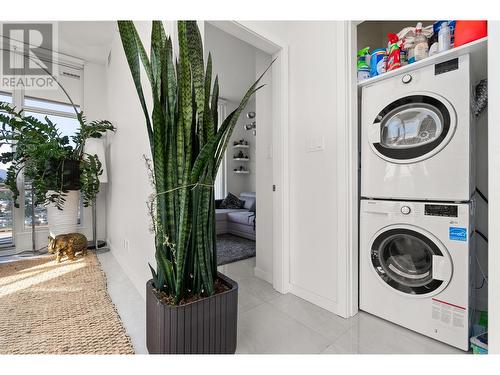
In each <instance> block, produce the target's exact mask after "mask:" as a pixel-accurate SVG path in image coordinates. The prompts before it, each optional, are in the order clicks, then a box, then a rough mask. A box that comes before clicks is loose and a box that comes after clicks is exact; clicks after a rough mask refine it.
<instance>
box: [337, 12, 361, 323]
mask: <svg viewBox="0 0 500 375" xmlns="http://www.w3.org/2000/svg"><path fill="white" fill-rule="evenodd" d="M358 23H359V22H357V21H337V35H336V42H337V45H336V50H337V51H341V53H339V55H340V56H339V59H338V64H337V72H336V73H337V101H338V102H337V105H338V111H337V125H338V126H337V178H338V184H337V204H338V211H337V219H338V220H337V222H338V224H337V248H338V284H337V285H338V287H337V296H338V304H337V310H338V311H337V314H339V315H341V316H343V317H344V318H350V317H352V316H354V315H356V314H357V313H358V308H359V303H358V298H359V293H358V285H359V252H358V248H359V230H358V228H359V163H360V147H359V141H358V133H359V128H358V87H357V72H356V40H357V28H356V26H357V24H358Z"/></svg>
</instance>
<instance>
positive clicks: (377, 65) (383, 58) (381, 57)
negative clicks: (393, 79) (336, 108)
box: [370, 48, 387, 77]
mask: <svg viewBox="0 0 500 375" xmlns="http://www.w3.org/2000/svg"><path fill="white" fill-rule="evenodd" d="M386 63H387V51H386V50H385V49H383V48H377V49H376V50H374V51H373V52H372V55H371V60H370V77H376V76H378V75H380V74H382V73H385V66H386Z"/></svg>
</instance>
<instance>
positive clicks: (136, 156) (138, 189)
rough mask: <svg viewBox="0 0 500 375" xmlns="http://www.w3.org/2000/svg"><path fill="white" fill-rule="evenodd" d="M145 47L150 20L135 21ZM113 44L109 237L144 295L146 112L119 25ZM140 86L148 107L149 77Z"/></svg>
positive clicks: (150, 249)
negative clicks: (124, 49) (144, 112)
mask: <svg viewBox="0 0 500 375" xmlns="http://www.w3.org/2000/svg"><path fill="white" fill-rule="evenodd" d="M135 24H136V27H137V30H138V32H139V35H140V36H141V38H142V40H143V41H144V45H145V48H146V50H147V51H149V45H148V44H149V39H150V30H151V23H150V22H136V23H135ZM115 34H116V35H115V38H114V40H113V43H112V46H111V63H110V65H109V67H108V68H107V72H106V78H107V95H108V106H109V108H108V118H109V120H110V121H111V122H112V123H113V124H114V125H115V126H116V128H117V131H116V133H115V134H111V135H109V137H108V179H109V183H108V187H107V197H106V198H107V199H106V210H107V218H106V220H107V221H106V227H107V239H108V242H109V245H110V247H111V251H112V252H113V255H114V256H115V257H116V259H117V260H118V262H119V263H120V265H121V266H122V268H123V269H124V270H125V272H126V273H127V276H128V277H129V278H130V279H131V280H132V282H133V284H134V286H135V287H136V288H137V290H138V291H139V292H140V293H141V295H142V296H143V297H145V284H146V281H147V280H149V279H150V278H151V274H150V271H149V268H148V262H150V263H151V265H153V266H155V261H154V237H153V235H152V234H151V233H150V232H149V218H148V216H147V211H146V200H147V198H148V196H149V194H151V192H152V188H151V186H150V185H149V182H148V177H147V173H146V167H145V164H144V160H143V154H145V155H147V156H148V157H150V154H151V153H150V149H149V142H148V137H147V132H146V125H145V119H144V114H143V112H142V109H141V107H140V104H139V99H138V96H137V93H136V89H135V86H134V83H133V80H132V76H131V74H130V70H129V67H128V64H127V61H126V58H125V54H124V52H123V47H122V45H121V40H120V36H119V34H118V31H116V32H115ZM142 78H143V86H144V92H145V95H146V100H147V102H148V105H149V108H150V109H151V102H152V98H151V93H150V88H149V84H148V83H146V81H147V78H146V76H145V75H143V76H142Z"/></svg>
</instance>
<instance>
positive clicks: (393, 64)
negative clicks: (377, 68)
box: [386, 33, 401, 72]
mask: <svg viewBox="0 0 500 375" xmlns="http://www.w3.org/2000/svg"><path fill="white" fill-rule="evenodd" d="M387 38H388V39H389V45H388V48H387V63H386V71H388V72H389V71H391V70H394V69H397V68H399V67H401V50H400V48H399V44H398V42H399V38H398V36H397V34H392V33H389V34H387Z"/></svg>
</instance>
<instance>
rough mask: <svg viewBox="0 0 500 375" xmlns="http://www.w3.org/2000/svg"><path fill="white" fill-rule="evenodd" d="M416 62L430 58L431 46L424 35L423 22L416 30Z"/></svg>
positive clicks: (418, 24)
mask: <svg viewBox="0 0 500 375" xmlns="http://www.w3.org/2000/svg"><path fill="white" fill-rule="evenodd" d="M414 56H415V61H420V60H423V59H425V58H426V57H428V56H429V45H428V44H427V38H426V37H425V35H424V34H423V33H422V22H419V23H417V27H416V28H415V47H414Z"/></svg>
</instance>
